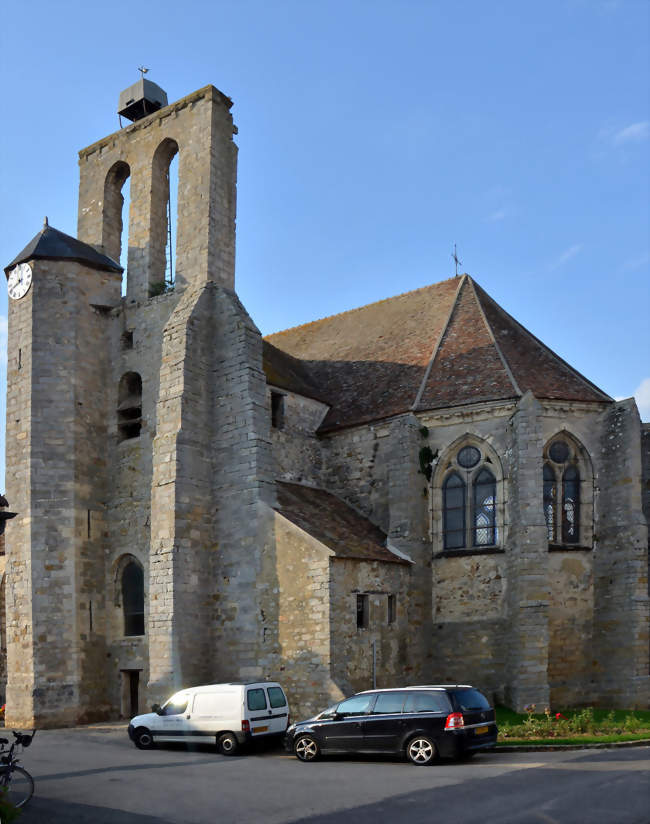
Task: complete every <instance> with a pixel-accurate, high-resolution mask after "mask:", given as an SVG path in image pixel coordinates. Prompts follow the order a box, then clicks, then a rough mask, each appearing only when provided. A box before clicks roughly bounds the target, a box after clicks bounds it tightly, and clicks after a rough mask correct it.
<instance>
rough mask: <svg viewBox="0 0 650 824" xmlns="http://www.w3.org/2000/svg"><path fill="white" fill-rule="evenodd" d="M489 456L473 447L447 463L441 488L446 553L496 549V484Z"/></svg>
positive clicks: (454, 456)
mask: <svg viewBox="0 0 650 824" xmlns="http://www.w3.org/2000/svg"><path fill="white" fill-rule="evenodd" d="M491 465H492V464H491V462H490V458H489V457H488V455H487V454H486V453H485V452H484V451H482V450H481V449H479V448H478V446H474V445H473V444H468V445H466V446H463V447H461V448H460V449H458V450H457V451H456V452H455V453H454V455H453V457H452V458H451V459H450V460H449V461H448V462H447V466H446V469H447V472H448V474H447V476H446V477H445V479H444V481H443V484H442V522H443V546H444V549H464V548H466V547H468V546H470V547H487V546H495V545H496V543H497V539H498V535H497V481H496V477H495V475H494V472H492V470H491V468H490V466H491Z"/></svg>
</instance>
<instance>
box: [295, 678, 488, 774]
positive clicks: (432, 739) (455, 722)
mask: <svg viewBox="0 0 650 824" xmlns="http://www.w3.org/2000/svg"><path fill="white" fill-rule="evenodd" d="M496 740H497V725H496V721H495V716H494V708H493V707H491V706H490V702H489V701H488V700H487V698H486V697H485V696H484V695H483V693H481V692H479V690H477V689H475V688H474V687H470V686H468V685H466V684H454V685H449V684H444V685H426V686H421V687H404V688H399V689H384V690H368V691H367V692H360V693H358V694H357V695H353V696H352V698H347V699H346V700H345V701H341V702H340V703H339V704H336V705H335V706H333V707H330V708H329V709H326V710H324V711H323V712H321V713H320V714H319V715H316V716H315V717H314V718H310V719H309V720H307V721H300V722H299V723H297V724H292V725H291V726H290V727H289V728H288V730H287V735H286V738H285V746H286V748H287V750H289V752H293V753H295V755H296V757H297V758H299V759H300V760H301V761H314V760H315V759H316V758H318V756H319V755H320V754H321V753H323V754H330V753H391V754H395V755H402V756H404V755H406V757H407V758H408V760H409V761H411V762H412V763H413V764H417V765H419V766H425V765H427V764H431V763H432V762H433V761H435V760H436V759H437V758H438V757H439V756H442V757H451V758H462V757H470V756H471V755H473V754H474V753H475V752H476V751H477V750H483V749H489V748H491V747H494V745H495V744H496Z"/></svg>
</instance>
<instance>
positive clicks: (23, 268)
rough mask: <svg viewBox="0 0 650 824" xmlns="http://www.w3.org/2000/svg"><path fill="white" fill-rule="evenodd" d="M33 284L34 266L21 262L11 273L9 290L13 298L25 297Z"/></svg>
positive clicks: (8, 284) (8, 282)
mask: <svg viewBox="0 0 650 824" xmlns="http://www.w3.org/2000/svg"><path fill="white" fill-rule="evenodd" d="M31 285H32V267H31V266H30V265H29V263H19V264H18V266H14V268H13V269H12V270H11V272H10V273H9V278H8V279H7V292H8V293H9V297H10V298H13V300H20V298H24V297H25V295H26V294H27V292H29V289H30V287H31Z"/></svg>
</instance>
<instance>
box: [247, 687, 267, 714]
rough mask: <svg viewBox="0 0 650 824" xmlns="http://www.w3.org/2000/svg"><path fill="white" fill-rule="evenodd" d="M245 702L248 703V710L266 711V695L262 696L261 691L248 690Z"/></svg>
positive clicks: (262, 692) (262, 691)
mask: <svg viewBox="0 0 650 824" xmlns="http://www.w3.org/2000/svg"><path fill="white" fill-rule="evenodd" d="M246 701H247V702H248V709H249V710H265V709H266V695H264V690H263V689H254V690H248V693H247V694H246Z"/></svg>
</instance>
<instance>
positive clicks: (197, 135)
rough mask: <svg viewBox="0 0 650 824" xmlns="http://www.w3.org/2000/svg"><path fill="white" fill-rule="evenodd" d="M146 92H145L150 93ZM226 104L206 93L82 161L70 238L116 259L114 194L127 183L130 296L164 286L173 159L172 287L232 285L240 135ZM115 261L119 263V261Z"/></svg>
mask: <svg viewBox="0 0 650 824" xmlns="http://www.w3.org/2000/svg"><path fill="white" fill-rule="evenodd" d="M150 85H151V84H150ZM231 106H232V101H231V100H230V98H228V97H226V96H225V95H224V94H222V93H221V92H220V91H218V89H216V88H215V87H214V86H205V87H204V88H202V89H199V90H198V91H196V92H194V93H193V94H190V95H188V96H187V97H184V98H182V99H181V100H178V101H177V102H175V103H172V104H171V105H169V106H165V107H164V108H162V109H160V110H158V111H156V112H154V113H153V114H149V115H146V116H144V117H142V118H141V119H138V120H136V121H135V122H133V123H131V124H130V125H128V126H126V127H125V128H124V129H122V130H121V131H119V132H115V133H114V134H112V135H109V136H108V137H105V138H103V139H102V140H99V141H97V142H96V143H93V144H92V145H91V146H88V147H87V148H86V149H83V150H82V151H81V152H79V171H80V183H79V218H78V223H77V234H78V237H79V239H80V240H82V241H84V242H85V243H89V244H90V245H92V246H95V247H96V248H98V249H101V250H102V251H104V252H105V253H106V254H110V253H113V255H115V252H116V251H119V247H118V248H116V240H115V238H116V235H117V236H118V237H119V230H120V229H121V224H120V214H121V211H120V210H121V203H120V190H121V188H122V185H123V184H124V181H125V179H126V177H127V176H130V181H131V206H130V211H129V215H128V216H124V217H123V218H122V220H124V221H125V222H126V220H128V224H129V233H128V237H129V249H128V262H127V267H126V268H127V296H128V298H129V299H130V300H135V301H143V300H146V299H147V298H149V297H150V296H151V295H152V293H154V292H155V289H154V285H155V284H157V283H158V282H160V280H161V270H162V275H163V277H164V264H163V265H162V267H161V257H162V259H163V261H164V254H165V243H166V234H167V233H166V228H167V216H166V210H165V204H166V199H167V197H168V191H169V189H168V182H167V174H168V170H169V163H170V161H171V159H172V157H173V156H174V155H175V154H176V153H178V156H179V168H178V180H179V186H178V225H177V228H176V238H177V240H176V249H175V250H174V252H175V254H174V258H175V264H176V288H177V289H179V290H180V289H183V288H185V287H186V286H187V285H190V284H191V285H193V286H198V285H200V284H201V283H206V282H213V283H217V284H219V285H220V286H225V287H226V288H229V289H234V285H235V212H236V182H237V146H236V145H235V143H234V142H233V139H232V137H233V134H235V133H236V131H237V129H236V127H235V126H234V124H233V121H232V116H231V114H230V107H231ZM118 256H119V255H118Z"/></svg>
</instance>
